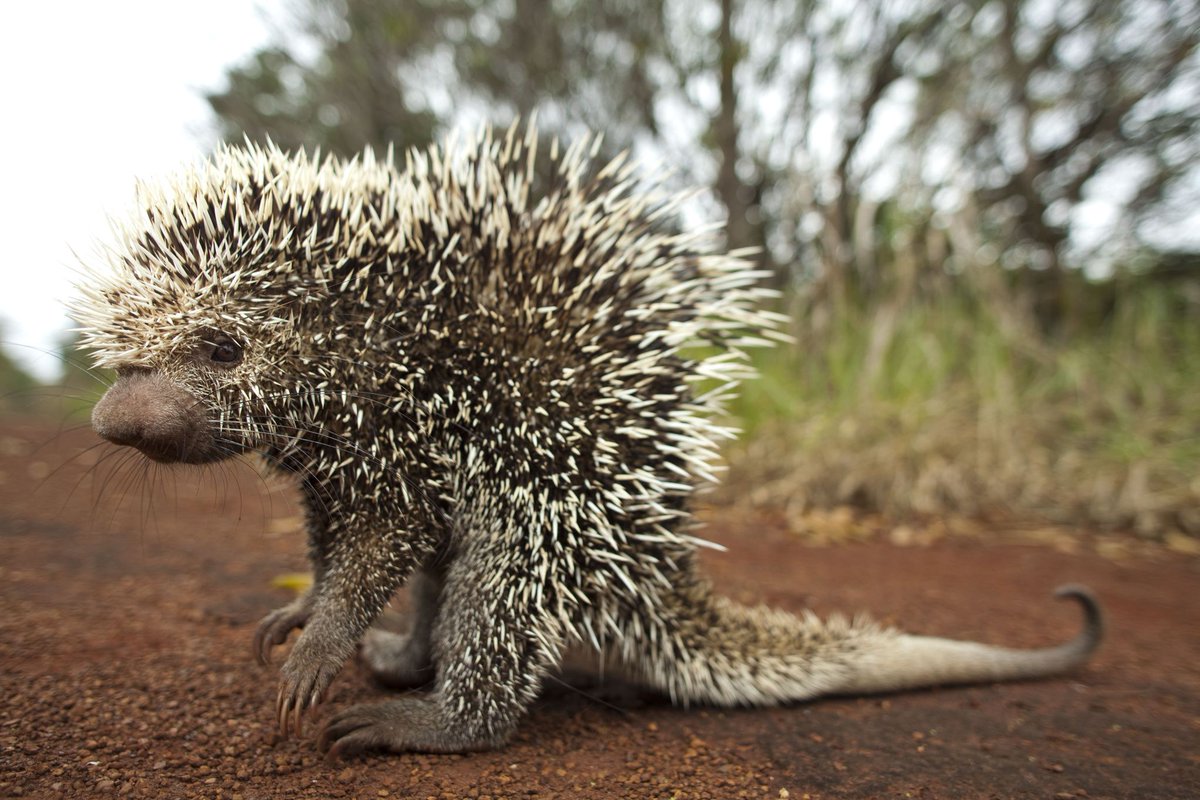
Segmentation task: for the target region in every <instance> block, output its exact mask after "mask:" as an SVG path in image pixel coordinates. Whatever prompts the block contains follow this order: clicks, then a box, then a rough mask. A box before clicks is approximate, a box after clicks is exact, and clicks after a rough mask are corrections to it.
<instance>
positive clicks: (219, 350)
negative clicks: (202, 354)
mask: <svg viewBox="0 0 1200 800" xmlns="http://www.w3.org/2000/svg"><path fill="white" fill-rule="evenodd" d="M211 344H212V351H211V352H210V353H209V354H208V357H209V358H210V359H212V360H213V361H215V362H217V363H218V364H236V363H237V362H239V361H241V360H242V346H241V345H240V344H238V343H237V342H235V341H234V340H233V339H230V338H229V337H228V336H221V337H218V338H216V339H214V340H213V341H212V343H211Z"/></svg>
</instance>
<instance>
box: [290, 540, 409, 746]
mask: <svg viewBox="0 0 1200 800" xmlns="http://www.w3.org/2000/svg"><path fill="white" fill-rule="evenodd" d="M395 525H396V521H395V520H387V521H375V520H367V519H363V518H355V519H354V520H353V522H352V523H349V524H342V525H339V526H337V527H336V528H333V529H332V530H330V531H329V538H328V542H329V545H328V547H327V548H326V551H325V552H326V563H325V569H324V575H323V580H322V581H321V582H320V583H319V584H315V585H314V587H313V592H312V595H311V599H310V601H309V604H310V609H311V612H310V615H309V617H308V620H307V622H306V623H305V625H304V632H303V633H301V634H300V638H299V639H297V640H296V646H295V647H293V648H292V652H291V654H290V655H288V658H287V661H285V662H284V665H283V668H282V669H281V671H280V673H281V677H282V680H281V682H280V688H279V696H278V699H277V702H276V715H277V719H278V722H279V729H280V732H281V733H282V734H283V735H284V736H287V735H288V732H289V729H290V728H293V727H294V728H295V730H296V731H297V732H299V731H300V726H301V720H302V718H303V715H304V713H305V712H306V711H308V710H309V709H311V708H313V707H314V706H316V705H317V704H318V703H319V702H320V701H321V697H322V695H324V693H325V690H326V689H328V688H329V684H330V683H332V682H333V679H334V678H335V677H336V676H337V674H338V673H339V672H341V669H342V667H343V666H344V665H345V663H346V661H347V660H348V659H349V658H350V657H351V656H352V655H353V654H354V649H355V647H356V646H357V644H358V641H359V639H361V638H362V635H363V633H364V632H365V631H366V630H367V628H368V627H370V625H371V623H372V622H374V621H375V618H376V617H378V616H379V612H380V611H381V610H382V609H383V607H384V605H386V603H387V601H388V600H389V599H390V598H391V596H392V594H393V592H395V590H396V588H397V587H398V586H399V585H400V583H401V582H402V581H403V580H404V579H405V578H406V577H407V576H408V575H409V574H410V573H411V572H412V571H413V569H415V568H416V566H417V565H418V564H420V563H421V562H422V561H424V560H425V559H426V558H427V557H428V556H429V554H430V553H431V552H432V550H433V547H432V543H431V541H429V539H428V537H423V536H419V535H413V534H409V533H408V532H407V531H397V530H396V529H395V527H394V526H395Z"/></svg>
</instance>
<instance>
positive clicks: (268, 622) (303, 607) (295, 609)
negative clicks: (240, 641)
mask: <svg viewBox="0 0 1200 800" xmlns="http://www.w3.org/2000/svg"><path fill="white" fill-rule="evenodd" d="M311 615H312V603H311V601H310V600H309V596H308V595H307V594H305V595H303V596H301V597H298V598H296V599H295V600H294V601H292V602H291V603H288V604H287V605H286V606H284V607H283V608H277V609H275V610H274V611H272V612H271V613H270V614H267V615H266V616H265V617H263V619H262V621H261V622H259V623H258V630H256V631H255V632H254V658H255V660H256V661H258V663H259V664H262V665H263V666H266V665H267V664H268V663H269V662H270V660H271V648H272V647H275V646H277V645H281V644H283V643H284V642H286V641H287V638H288V634H290V633H291V632H292V631H293V630H295V629H296V628H303V627H304V623H306V622H308V618H309V617H310V616H311Z"/></svg>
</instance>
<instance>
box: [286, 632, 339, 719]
mask: <svg viewBox="0 0 1200 800" xmlns="http://www.w3.org/2000/svg"><path fill="white" fill-rule="evenodd" d="M304 644H305V642H304V639H303V638H302V639H301V640H300V641H299V642H297V643H296V647H295V649H294V650H292V654H291V655H290V656H288V660H287V661H286V662H285V663H284V665H283V669H282V670H280V672H281V675H282V678H283V680H282V681H281V683H280V685H279V696H278V697H277V698H276V701H275V716H276V719H277V721H278V723H279V733H280V735H281V736H283V737H284V738H285V739H286V738H287V737H288V735H289V733H291V732H295V734H296V735H297V736H299V735H300V734H301V733H302V731H303V720H304V715H305V714H306V713H307V712H308V711H309V710H311V709H313V708H315V707H316V706H317V705H319V704H320V703H321V701H322V700H323V699H324V697H325V691H326V690H327V689H328V688H329V684H331V683H333V679H334V678H336V677H337V674H338V673H339V672H341V671H342V666H343V665H344V664H345V663H346V655H345V654H342V653H320V652H317V651H314V648H310V647H305V646H304Z"/></svg>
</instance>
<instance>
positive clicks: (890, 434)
mask: <svg viewBox="0 0 1200 800" xmlns="http://www.w3.org/2000/svg"><path fill="white" fill-rule="evenodd" d="M1185 288H1188V287H1181V286H1166V285H1154V284H1150V283H1145V282H1138V283H1134V284H1132V285H1130V286H1129V287H1126V288H1124V289H1123V290H1122V291H1121V292H1119V299H1117V300H1116V302H1115V303H1114V305H1113V306H1112V307H1111V308H1110V309H1109V311H1108V313H1107V314H1106V315H1105V316H1104V317H1103V319H1101V320H1099V321H1098V323H1097V324H1095V325H1094V326H1092V327H1090V328H1089V329H1087V330H1084V331H1080V332H1077V333H1075V334H1074V335H1072V336H1070V337H1065V338H1062V339H1061V340H1057V341H1055V340H1053V339H1049V338H1047V337H1040V336H1037V335H1034V334H1021V333H1016V332H1014V331H1012V330H1008V329H1006V328H1007V326H1006V325H1004V324H1002V323H1001V322H1000V321H999V320H998V319H997V318H996V317H995V316H994V315H993V314H992V313H991V312H990V311H989V310H988V309H987V308H986V307H985V306H984V305H982V304H980V303H978V302H974V301H972V300H971V299H968V298H966V297H964V296H962V295H959V294H946V295H943V296H939V297H936V298H929V299H925V300H922V301H918V302H914V304H913V305H912V306H911V307H910V308H909V309H907V310H906V312H905V313H903V314H902V315H900V316H899V318H898V320H899V321H898V322H897V324H896V327H895V330H894V335H893V336H892V338H891V341H890V342H889V343H888V344H887V345H886V348H885V351H884V353H883V357H882V359H880V360H879V361H878V364H872V363H871V351H872V336H873V332H874V331H876V330H877V329H878V325H879V320H880V315H881V313H883V312H881V311H880V309H879V307H876V308H875V309H874V310H865V309H863V308H861V307H858V308H855V307H844V308H843V309H842V310H841V311H840V313H838V314H836V315H835V316H834V318H833V320H832V321H831V323H830V324H829V326H828V328H827V329H826V330H825V331H823V332H821V333H808V334H802V335H801V336H800V337H799V341H798V343H797V345H796V346H795V347H793V348H781V349H778V350H775V351H770V352H762V353H758V354H756V356H755V361H756V363H757V366H758V367H759V369H760V370H761V371H762V378H761V379H760V380H758V381H753V382H749V383H748V384H747V385H746V386H745V387H744V390H743V393H742V396H741V398H740V399H739V400H738V402H737V403H736V404H735V405H734V406H733V407H732V408H731V411H732V412H733V414H734V415H735V417H736V418H737V419H738V421H739V422H740V424H741V425H742V426H743V427H744V429H745V431H746V436H745V437H744V439H743V441H742V442H741V443H740V444H738V445H737V446H736V447H735V448H734V449H733V451H732V453H731V460H732V462H733V469H732V470H731V475H730V478H731V480H732V481H733V483H732V484H731V485H730V486H729V487H728V488H727V489H726V490H725V492H724V493H725V495H726V496H729V497H743V498H749V499H750V500H751V501H752V502H755V503H758V504H768V505H784V504H789V505H792V506H793V507H794V506H795V505H796V504H801V505H804V506H808V505H817V506H823V505H834V504H854V505H861V506H864V507H867V508H871V509H879V510H882V511H885V512H887V513H890V514H893V515H908V514H914V513H916V514H925V513H944V512H957V513H965V514H980V513H992V512H996V511H1004V512H1009V513H1012V514H1015V515H1018V516H1020V517H1024V518H1030V517H1040V518H1049V519H1052V520H1057V521H1064V522H1077V523H1092V524H1098V525H1102V526H1114V527H1122V528H1124V527H1131V528H1134V529H1136V530H1137V531H1138V532H1139V533H1142V534H1143V535H1148V536H1161V535H1164V534H1166V533H1169V532H1170V531H1172V530H1181V531H1185V532H1187V533H1191V534H1197V533H1200V480H1198V479H1197V476H1198V475H1200V427H1198V423H1200V326H1198V325H1197V324H1196V320H1197V319H1200V302H1198V298H1197V296H1196V294H1195V293H1194V292H1192V293H1191V294H1190V295H1189V293H1188V292H1187V291H1185V290H1184V289H1185ZM1190 288H1192V289H1195V288H1196V287H1194V286H1192V287H1190Z"/></svg>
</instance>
